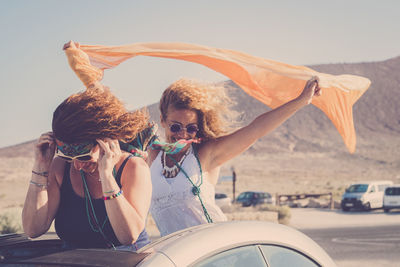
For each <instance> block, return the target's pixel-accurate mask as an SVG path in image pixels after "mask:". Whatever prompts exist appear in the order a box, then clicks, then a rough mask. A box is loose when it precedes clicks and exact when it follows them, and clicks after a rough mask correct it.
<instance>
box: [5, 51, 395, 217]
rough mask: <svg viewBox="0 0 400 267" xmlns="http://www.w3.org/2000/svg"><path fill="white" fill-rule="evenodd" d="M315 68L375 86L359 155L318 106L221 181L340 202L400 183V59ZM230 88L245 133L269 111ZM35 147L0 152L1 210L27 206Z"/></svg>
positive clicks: (359, 121) (360, 119)
mask: <svg viewBox="0 0 400 267" xmlns="http://www.w3.org/2000/svg"><path fill="white" fill-rule="evenodd" d="M310 67H311V68H312V69H315V70H317V71H320V72H325V73H330V74H355V75H361V76H365V77H368V78H369V79H370V80H371V81H372V84H371V87H370V88H369V89H368V90H367V92H366V93H365V94H364V95H363V96H362V97H361V98H360V99H359V100H358V102H357V103H356V104H355V106H354V110H353V111H354V124H355V127H356V133H357V148H356V152H355V153H354V154H349V153H348V152H347V149H346V147H345V145H344V143H343V141H342V139H341V137H340V135H339V133H338V132H337V130H336V129H335V127H334V126H333V124H332V123H331V122H330V121H329V119H328V118H327V117H326V116H325V115H324V114H323V113H322V112H321V111H320V110H319V109H317V108H316V107H314V106H312V105H310V106H308V107H306V108H304V109H303V110H301V111H300V112H298V113H297V114H296V115H295V116H293V117H292V118H291V119H289V120H288V121H287V122H286V123H285V124H284V125H282V126H281V127H279V128H278V129H277V130H275V131H274V132H273V133H271V134H270V135H268V136H266V137H264V138H262V139H260V140H259V141H258V142H256V143H255V144H254V145H253V146H252V147H251V148H250V149H249V150H248V151H247V152H245V153H244V154H243V155H241V156H239V157H237V158H235V159H233V160H232V161H230V162H228V163H227V164H226V165H225V166H224V167H223V168H222V171H221V174H222V175H229V174H230V170H231V168H232V167H234V168H235V170H236V173H237V175H238V182H237V191H238V192H240V191H244V190H265V191H269V192H271V193H303V192H308V193H311V192H326V191H330V192H332V191H333V192H336V193H337V194H339V193H340V192H341V191H343V189H344V187H345V186H346V185H347V184H348V183H349V182H351V181H356V180H373V179H378V180H381V179H388V180H393V181H394V182H397V183H400V174H399V173H400V105H399V104H398V103H400V93H399V89H400V75H399V73H400V57H396V58H392V59H389V60H385V61H381V62H364V63H352V64H347V63H346V64H325V65H314V66H310ZM223 85H224V86H225V87H226V88H227V92H228V94H229V95H230V96H231V97H232V99H233V100H234V101H235V102H236V104H235V105H234V107H233V108H234V109H235V110H236V111H238V112H240V113H241V114H240V116H239V117H238V121H239V123H240V124H242V125H245V124H247V123H249V122H250V121H251V120H252V119H254V118H255V117H256V116H257V115H259V114H261V113H263V112H265V111H266V110H269V108H268V107H266V106H265V105H264V104H262V103H260V102H259V101H257V100H255V99H253V98H251V97H249V96H248V95H247V94H246V93H244V92H243V91H242V90H241V89H240V88H239V87H238V86H237V85H236V84H234V83H233V82H232V81H225V82H223ZM148 109H149V112H150V115H151V117H152V119H153V120H155V121H156V122H158V121H159V112H158V106H157V104H153V105H150V106H149V107H148ZM34 142H35V141H28V142H25V143H22V144H17V145H14V146H10V147H5V148H0V159H1V160H0V162H1V163H0V188H1V189H0V199H1V200H2V204H1V206H0V209H1V208H4V207H11V206H16V205H21V204H22V203H23V200H24V194H25V192H26V188H27V185H28V181H29V177H30V170H31V166H32V158H33V150H32V148H33V144H34ZM217 191H223V192H226V193H230V192H231V185H230V183H228V182H222V183H220V184H219V185H218V186H217Z"/></svg>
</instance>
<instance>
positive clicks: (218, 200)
mask: <svg viewBox="0 0 400 267" xmlns="http://www.w3.org/2000/svg"><path fill="white" fill-rule="evenodd" d="M215 204H217V206H218V207H220V208H222V207H229V206H231V205H232V199H231V198H230V197H228V196H227V195H226V194H223V193H215Z"/></svg>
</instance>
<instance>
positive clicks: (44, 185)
mask: <svg viewBox="0 0 400 267" xmlns="http://www.w3.org/2000/svg"><path fill="white" fill-rule="evenodd" d="M29 183H30V184H33V185H36V186H37V187H40V188H41V189H47V184H40V183H38V182H35V181H32V180H31V181H30V182H29Z"/></svg>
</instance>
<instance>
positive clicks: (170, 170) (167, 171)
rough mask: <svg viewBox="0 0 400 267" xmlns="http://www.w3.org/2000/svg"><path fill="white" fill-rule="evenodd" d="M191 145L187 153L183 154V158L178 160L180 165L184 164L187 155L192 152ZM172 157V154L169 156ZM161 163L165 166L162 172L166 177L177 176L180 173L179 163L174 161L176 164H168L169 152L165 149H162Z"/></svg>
mask: <svg viewBox="0 0 400 267" xmlns="http://www.w3.org/2000/svg"><path fill="white" fill-rule="evenodd" d="M190 149H191V147H189V149H188V150H187V151H186V153H185V154H184V155H183V156H182V158H181V159H180V160H179V161H178V164H179V165H182V162H183V161H184V160H185V158H186V157H187V155H188V154H189V152H190ZM169 157H170V156H169ZM161 164H162V167H163V171H162V174H163V175H164V177H166V178H173V177H176V176H177V175H178V173H179V168H178V165H177V164H175V162H174V166H172V167H168V166H167V153H166V152H165V151H162V155H161Z"/></svg>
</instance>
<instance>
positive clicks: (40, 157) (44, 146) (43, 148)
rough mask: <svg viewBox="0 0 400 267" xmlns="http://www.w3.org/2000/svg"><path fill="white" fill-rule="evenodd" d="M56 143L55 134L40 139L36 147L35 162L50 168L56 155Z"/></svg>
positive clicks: (47, 134) (49, 133) (44, 135)
mask: <svg viewBox="0 0 400 267" xmlns="http://www.w3.org/2000/svg"><path fill="white" fill-rule="evenodd" d="M55 148H56V143H55V140H54V135H53V132H47V133H44V134H42V135H41V136H40V137H39V140H38V142H37V143H36V145H35V160H36V163H38V164H40V165H48V166H50V163H51V161H52V160H53V157H54V153H55Z"/></svg>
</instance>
